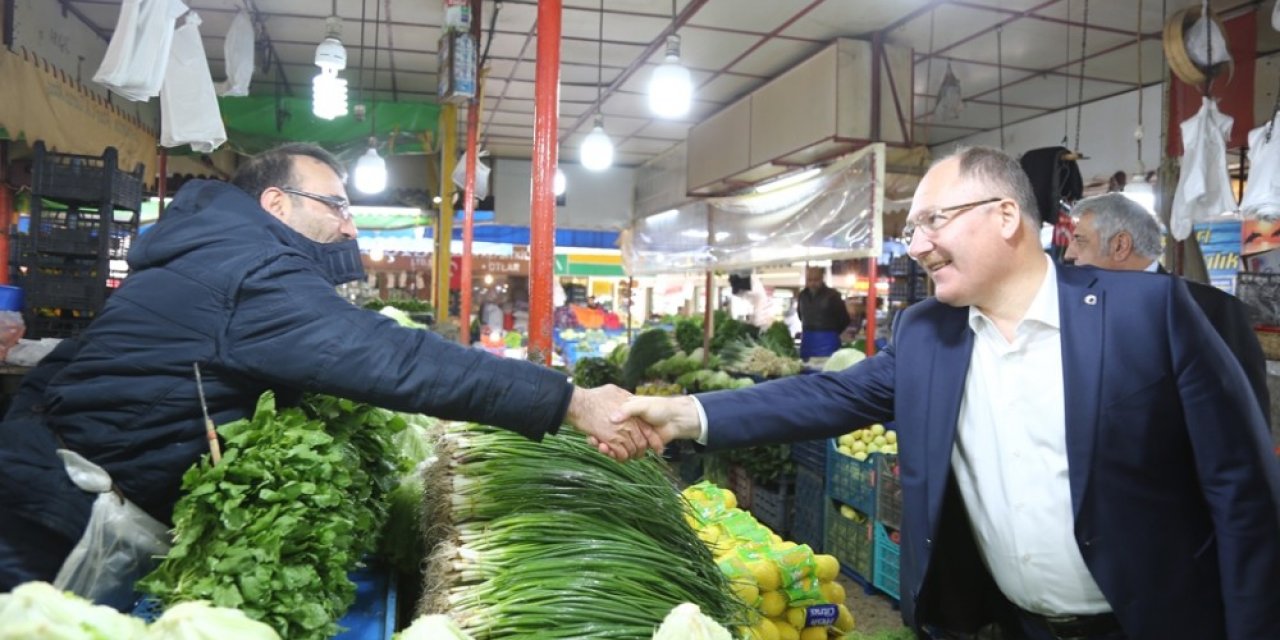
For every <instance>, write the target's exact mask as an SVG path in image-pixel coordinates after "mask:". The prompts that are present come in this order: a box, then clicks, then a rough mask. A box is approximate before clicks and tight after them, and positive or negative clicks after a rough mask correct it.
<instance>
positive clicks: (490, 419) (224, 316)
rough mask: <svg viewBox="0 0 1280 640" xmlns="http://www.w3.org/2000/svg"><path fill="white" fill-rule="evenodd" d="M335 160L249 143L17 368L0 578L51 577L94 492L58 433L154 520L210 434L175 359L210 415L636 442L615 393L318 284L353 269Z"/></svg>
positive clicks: (615, 450)
mask: <svg viewBox="0 0 1280 640" xmlns="http://www.w3.org/2000/svg"><path fill="white" fill-rule="evenodd" d="M344 174H345V172H344V170H343V168H342V165H340V164H339V163H338V161H337V160H336V159H335V158H334V157H333V156H331V155H330V154H329V153H328V152H326V151H324V150H323V149H320V148H319V147H315V146H312V145H306V144H289V145H285V146H282V147H279V148H277V149H273V150H270V151H267V152H265V153H263V154H261V155H259V156H256V157H254V158H252V159H250V160H249V161H247V162H246V163H244V164H243V166H242V167H241V168H240V170H239V171H238V172H237V173H236V176H235V178H234V179H233V181H232V183H231V184H227V183H223V182H211V181H203V180H196V181H191V182H188V183H187V184H186V186H184V187H183V188H182V189H181V190H180V191H179V192H178V193H177V195H176V197H175V198H174V200H173V203H172V205H170V207H169V208H168V209H167V210H166V212H165V216H164V217H163V218H162V219H161V220H160V222H159V223H157V224H156V225H155V227H154V228H153V229H152V230H151V231H150V232H148V233H147V234H146V235H144V236H142V237H140V238H139V239H138V240H137V242H136V243H135V244H134V246H133V248H132V250H131V251H130V252H129V267H130V270H131V273H132V275H130V276H129V278H128V279H127V280H125V282H124V285H123V286H122V287H120V289H119V290H117V291H116V292H115V293H114V294H113V295H112V296H111V298H110V299H109V300H108V301H107V304H106V306H105V307H104V308H103V310H102V312H101V313H100V314H99V315H98V317H97V318H96V319H95V320H94V322H93V323H92V324H91V325H90V326H89V327H88V329H87V330H86V331H85V333H84V334H83V335H82V336H80V338H79V339H78V340H75V341H67V342H65V343H64V344H63V345H62V346H61V348H59V349H58V350H56V351H55V352H54V353H53V354H52V355H51V356H50V357H49V358H47V359H46V362H45V363H43V364H42V365H41V366H39V367H37V368H36V369H35V370H34V371H33V372H32V373H31V374H30V376H29V380H27V381H26V383H25V384H24V386H23V388H22V390H21V391H20V393H19V396H18V398H16V399H15V402H14V407H13V409H12V410H11V411H10V412H9V414H8V415H6V416H5V420H4V422H2V423H0V591H8V590H10V589H12V588H13V587H15V586H17V585H18V584H20V583H22V582H25V581H28V580H52V579H53V578H54V576H55V575H56V574H57V573H58V570H59V568H60V567H61V566H62V564H63V562H64V559H65V558H66V556H67V554H68V552H69V551H70V550H71V549H72V548H73V547H74V546H75V545H76V543H77V542H78V541H79V539H80V538H81V536H82V533H83V532H84V531H85V530H86V525H87V524H88V523H89V520H90V511H91V505H92V504H93V503H94V500H95V498H96V494H91V493H87V492H85V491H82V490H81V489H79V488H78V487H77V486H76V485H74V484H72V482H71V480H70V479H69V477H68V475H67V472H66V471H65V470H64V466H63V462H62V460H61V459H60V458H59V457H58V456H57V455H56V454H55V450H58V449H66V450H70V451H72V452H75V453H76V454H79V455H80V456H82V457H83V458H85V459H87V460H88V461H90V462H92V463H94V464H96V465H98V466H99V467H101V468H102V469H104V470H105V471H106V472H107V473H109V474H110V476H111V480H112V481H113V482H114V488H115V489H116V490H117V491H118V493H119V495H121V496H122V497H124V498H127V499H128V500H130V501H132V502H133V503H135V504H136V505H137V506H138V507H141V509H142V510H144V511H145V512H146V513H148V514H150V516H151V517H153V518H155V519H156V520H158V521H160V522H161V523H166V522H168V520H169V519H170V516H171V513H172V510H173V506H174V504H175V502H176V501H177V499H178V494H179V486H180V482H181V478H182V474H183V473H184V472H185V471H186V470H187V468H189V467H190V466H191V465H192V464H193V463H195V462H196V461H197V460H198V459H199V458H200V457H201V456H202V455H203V454H204V453H205V452H206V451H207V450H208V445H207V442H206V440H205V428H204V426H203V421H202V418H201V400H200V398H199V397H198V392H197V388H196V379H195V376H194V373H193V367H192V365H193V364H194V363H198V364H199V367H200V370H201V371H202V372H203V390H204V396H205V398H207V403H208V411H209V415H210V417H212V419H213V421H214V422H215V423H217V424H225V423H227V422H231V421H233V420H238V419H240V418H244V417H247V416H249V415H250V414H251V413H252V412H253V409H254V406H255V403H256V401H257V399H258V397H259V396H260V395H261V394H262V393H263V392H264V391H267V390H273V391H274V392H275V393H276V397H277V400H278V401H279V402H280V403H281V404H289V403H291V402H293V401H296V400H297V399H298V398H300V396H301V395H302V394H304V393H309V392H310V393H323V394H331V395H336V396H341V397H345V398H350V399H353V400H357V401H361V402H367V403H370V404H373V405H377V406H381V407H385V408H388V409H393V410H397V411H405V412H412V413H426V414H431V415H435V416H439V417H442V418H446V419H456V420H474V421H477V422H482V423H486V424H491V425H495V426H499V427H503V428H507V429H510V430H512V431H516V432H518V433H520V434H522V435H525V436H527V437H529V438H532V439H539V438H541V437H543V436H544V435H546V434H548V433H555V432H556V430H557V429H558V428H559V426H560V424H561V423H562V422H567V423H568V424H570V425H573V426H574V427H576V428H578V429H581V430H583V431H586V432H587V433H591V434H593V435H596V436H597V437H600V438H602V439H603V440H604V441H605V442H607V443H608V444H609V446H608V447H602V448H601V449H602V451H607V452H609V453H611V454H614V455H618V456H621V455H622V453H621V452H623V451H625V452H627V453H630V454H633V453H635V452H636V451H637V450H639V449H643V448H644V446H645V443H644V442H643V441H642V436H641V435H639V434H640V432H641V430H640V429H637V428H634V427H635V425H631V424H628V425H626V426H624V427H622V428H618V429H615V428H614V426H613V425H612V424H611V423H610V422H609V421H608V410H609V408H610V407H613V406H616V404H617V403H618V402H620V401H621V398H623V397H625V395H626V394H625V392H623V391H621V390H620V389H617V388H616V387H612V388H610V387H602V388H599V389H591V390H586V389H581V388H576V387H574V385H572V384H571V383H570V382H569V381H568V380H567V379H566V378H565V376H564V375H563V374H560V373H558V372H556V371H553V370H551V369H547V368H543V367H540V366H537V365H533V364H530V363H527V362H523V361H518V360H504V359H502V358H498V357H494V356H491V355H488V354H486V353H484V352H481V351H477V350H471V349H465V348H462V347H460V346H459V345H457V344H453V343H450V342H446V341H445V340H443V339H441V338H440V337H439V336H437V335H436V334H434V333H431V332H429V331H423V330H417V329H408V328H402V327H400V326H399V325H397V324H396V323H395V322H394V321H393V320H391V319H390V318H387V317H384V316H381V315H379V314H377V313H375V312H372V311H367V310H364V309H360V308H357V307H355V306H353V305H352V304H350V303H349V302H347V301H346V300H344V299H343V298H342V297H340V296H339V295H338V294H337V292H336V290H335V286H336V285H338V284H341V283H344V282H348V281H351V280H355V279H358V278H362V277H363V275H364V274H363V273H362V270H361V268H360V254H359V251H358V248H357V246H356V242H355V236H356V233H357V231H356V226H355V223H354V222H353V221H352V218H351V210H350V208H349V204H350V203H349V202H348V200H347V197H346V189H345V188H344V186H343V182H344V178H345V175H344Z"/></svg>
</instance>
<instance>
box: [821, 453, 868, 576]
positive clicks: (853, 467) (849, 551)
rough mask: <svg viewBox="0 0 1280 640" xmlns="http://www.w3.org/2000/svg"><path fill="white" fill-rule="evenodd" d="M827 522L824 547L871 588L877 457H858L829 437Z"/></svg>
mask: <svg viewBox="0 0 1280 640" xmlns="http://www.w3.org/2000/svg"><path fill="white" fill-rule="evenodd" d="M826 447H827V456H826V462H827V522H826V528H825V533H826V542H825V549H826V550H827V552H828V553H830V554H832V555H834V556H835V557H836V559H838V560H839V561H840V568H841V570H842V571H845V572H846V573H847V574H849V576H850V577H851V578H854V579H855V580H857V581H858V582H859V583H860V584H862V585H863V587H864V588H866V589H868V592H869V590H870V587H871V584H872V575H873V573H874V568H875V565H874V562H873V560H874V553H873V552H874V550H875V544H874V542H875V538H874V535H873V534H874V531H875V530H874V527H873V524H874V520H875V514H876V464H875V460H874V458H873V459H869V460H865V461H860V460H856V459H854V458H851V457H849V456H847V455H844V454H843V453H840V452H839V451H836V441H835V440H827V441H826Z"/></svg>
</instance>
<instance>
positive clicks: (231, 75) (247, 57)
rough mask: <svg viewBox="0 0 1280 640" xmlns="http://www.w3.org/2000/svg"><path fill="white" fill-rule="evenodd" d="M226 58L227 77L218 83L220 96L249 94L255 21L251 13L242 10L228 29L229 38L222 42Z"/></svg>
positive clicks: (251, 77)
mask: <svg viewBox="0 0 1280 640" xmlns="http://www.w3.org/2000/svg"><path fill="white" fill-rule="evenodd" d="M222 54H223V57H224V58H225V59H226V67H227V79H226V81H224V82H220V83H218V95H220V96H247V95H249V83H250V82H251V81H252V80H253V23H252V22H250V21H249V14H247V13H245V12H243V11H240V12H237V13H236V17H235V18H234V19H233V20H232V21H231V28H230V29H227V39H226V40H225V41H224V42H223V43H222Z"/></svg>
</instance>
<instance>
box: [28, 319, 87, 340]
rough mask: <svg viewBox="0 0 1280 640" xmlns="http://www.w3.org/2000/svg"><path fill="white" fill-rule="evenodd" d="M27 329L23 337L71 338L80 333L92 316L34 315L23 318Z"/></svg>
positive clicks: (35, 338) (33, 338)
mask: <svg viewBox="0 0 1280 640" xmlns="http://www.w3.org/2000/svg"><path fill="white" fill-rule="evenodd" d="M24 321H25V323H26V325H27V330H26V333H24V334H23V337H24V338H29V339H32V340H38V339H40V338H73V337H75V336H78V335H80V334H81V333H83V332H84V330H85V329H86V328H87V327H88V326H89V323H90V322H93V317H92V316H89V315H83V316H79V317H75V316H66V317H64V316H53V317H51V316H35V317H30V318H25V319H24Z"/></svg>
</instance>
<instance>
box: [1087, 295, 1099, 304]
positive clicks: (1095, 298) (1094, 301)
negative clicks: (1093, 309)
mask: <svg viewBox="0 0 1280 640" xmlns="http://www.w3.org/2000/svg"><path fill="white" fill-rule="evenodd" d="M1084 303H1085V304H1087V305H1095V304H1098V296H1095V295H1093V294H1092V293H1091V294H1089V295H1087V296H1085V297H1084Z"/></svg>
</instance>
